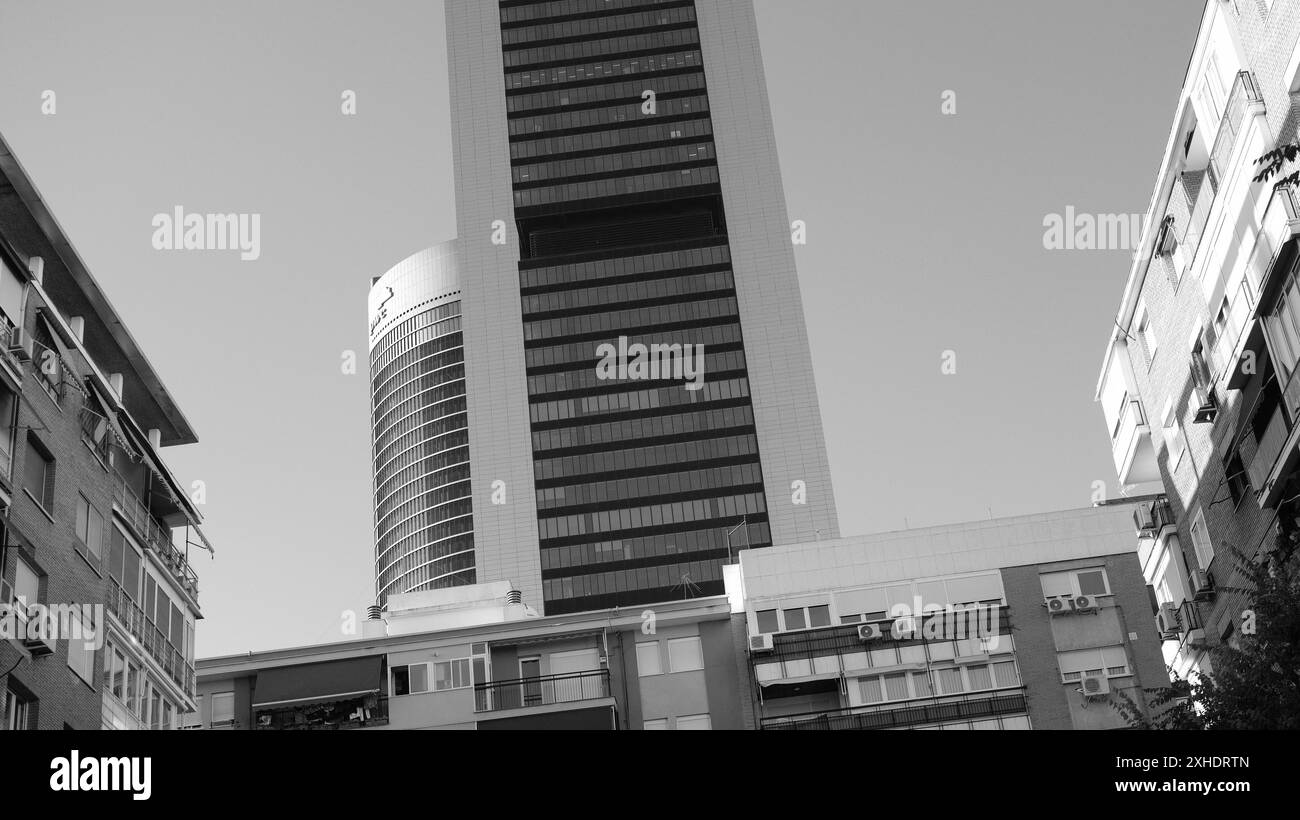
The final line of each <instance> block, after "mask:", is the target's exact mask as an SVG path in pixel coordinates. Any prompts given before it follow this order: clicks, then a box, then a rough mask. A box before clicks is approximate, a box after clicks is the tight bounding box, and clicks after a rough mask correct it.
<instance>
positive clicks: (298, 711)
mask: <svg viewBox="0 0 1300 820" xmlns="http://www.w3.org/2000/svg"><path fill="white" fill-rule="evenodd" d="M232 723H233V721H232ZM387 725H388V698H387V697H385V696H383V695H376V694H370V695H365V696H362V697H357V698H350V699H347V700H340V701H334V702H327V703H312V704H306V705H300V706H293V707H289V708H285V709H267V710H258V711H257V713H256V714H255V715H254V717H253V728H254V729H259V730H263V731H313V730H325V731H329V730H339V729H373V728H375V727H378V726H387ZM212 728H214V729H216V728H220V727H218V726H217V725H216V724H213V725H212ZM232 728H233V727H232Z"/></svg>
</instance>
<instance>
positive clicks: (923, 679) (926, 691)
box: [912, 672, 934, 698]
mask: <svg viewBox="0 0 1300 820" xmlns="http://www.w3.org/2000/svg"><path fill="white" fill-rule="evenodd" d="M912 691H913V692H914V693H915V694H916V696H917V697H918V698H928V697H930V695H932V694H934V692H932V691H931V689H930V673H929V672H913V673H912Z"/></svg>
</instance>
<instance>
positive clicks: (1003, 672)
mask: <svg viewBox="0 0 1300 820" xmlns="http://www.w3.org/2000/svg"><path fill="white" fill-rule="evenodd" d="M993 675H994V677H995V678H996V679H997V682H998V686H1019V685H1020V674H1019V673H1018V672H1017V671H1016V664H1015V662H1014V661H1006V662H1003V663H995V664H993Z"/></svg>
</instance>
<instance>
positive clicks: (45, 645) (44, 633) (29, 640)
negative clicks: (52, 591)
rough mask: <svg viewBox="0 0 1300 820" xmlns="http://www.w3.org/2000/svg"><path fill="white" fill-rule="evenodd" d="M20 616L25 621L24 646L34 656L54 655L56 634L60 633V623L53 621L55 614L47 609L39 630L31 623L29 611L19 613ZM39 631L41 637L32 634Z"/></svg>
mask: <svg viewBox="0 0 1300 820" xmlns="http://www.w3.org/2000/svg"><path fill="white" fill-rule="evenodd" d="M14 611H15V612H17V611H18V610H14ZM19 617H20V618H22V620H23V621H24V622H25V623H24V625H23V630H24V631H23V647H24V648H25V649H26V650H27V651H28V652H30V653H32V657H33V658H40V657H44V656H45V655H53V654H54V641H55V638H54V636H55V635H56V634H58V624H56V623H53V622H52V620H51V618H52V617H53V616H51V615H50V614H49V613H48V611H46V613H45V615H44V616H43V617H44V618H45V623H44V624H43V625H42V628H41V629H39V630H38V629H35V628H34V627H33V624H32V623H31V619H30V615H29V614H28V613H27V612H23V613H22V614H21V615H19ZM37 631H39V632H40V633H41V636H40V637H36V636H33V635H31V633H32V632H37Z"/></svg>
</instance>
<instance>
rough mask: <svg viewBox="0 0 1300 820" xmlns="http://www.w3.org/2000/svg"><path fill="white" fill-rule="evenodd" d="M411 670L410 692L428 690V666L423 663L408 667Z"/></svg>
mask: <svg viewBox="0 0 1300 820" xmlns="http://www.w3.org/2000/svg"><path fill="white" fill-rule="evenodd" d="M408 668H409V669H410V671H411V692H412V694H414V693H416V692H427V691H429V667H428V666H426V665H425V664H419V665H418V666H411V667H408Z"/></svg>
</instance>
